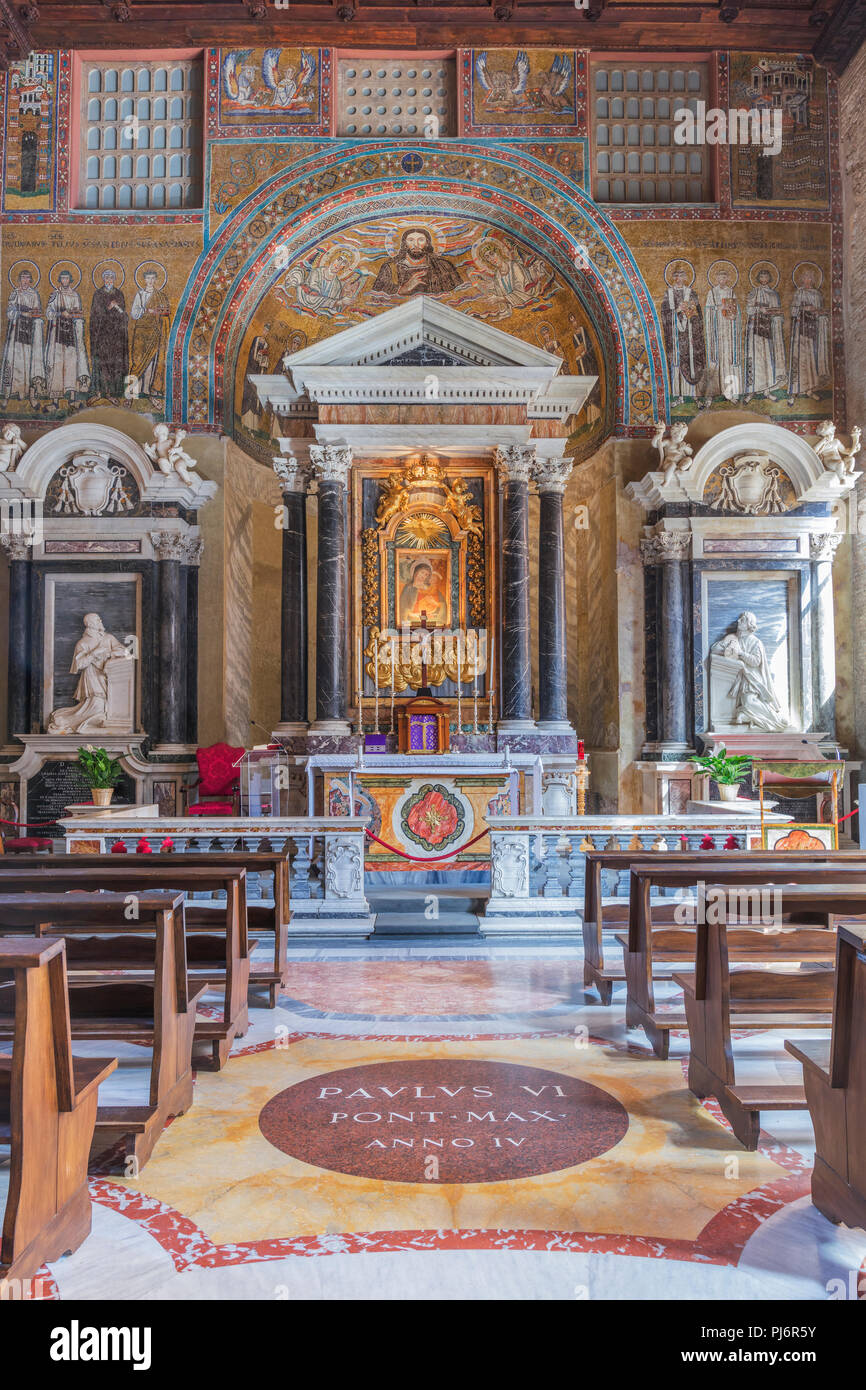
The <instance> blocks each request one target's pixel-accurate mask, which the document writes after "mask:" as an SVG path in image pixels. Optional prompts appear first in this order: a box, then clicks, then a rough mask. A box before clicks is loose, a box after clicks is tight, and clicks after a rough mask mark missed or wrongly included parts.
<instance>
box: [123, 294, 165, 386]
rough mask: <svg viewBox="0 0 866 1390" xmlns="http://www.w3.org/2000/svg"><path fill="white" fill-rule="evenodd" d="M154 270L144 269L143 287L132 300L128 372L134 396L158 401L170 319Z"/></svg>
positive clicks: (163, 383)
mask: <svg viewBox="0 0 866 1390" xmlns="http://www.w3.org/2000/svg"><path fill="white" fill-rule="evenodd" d="M158 278H159V276H158V272H157V271H156V270H145V272H144V274H143V276H142V279H143V280H144V285H143V288H141V289H139V291H138V293H137V294H136V296H135V298H134V299H133V301H132V319H133V329H132V351H131V353H130V362H129V370H130V373H131V374H132V376H134V377H135V379H136V383H137V394H138V395H140V396H150V397H151V398H152V399H155V400H158V401H162V399H163V397H164V396H165V349H166V344H167V342H168V329H169V323H170V320H171V305H170V304H169V301H168V296H167V295H166V294H165V293H164V292H163V291H162V290H161V289H160V290H158V289H157V288H156V282H157V280H158Z"/></svg>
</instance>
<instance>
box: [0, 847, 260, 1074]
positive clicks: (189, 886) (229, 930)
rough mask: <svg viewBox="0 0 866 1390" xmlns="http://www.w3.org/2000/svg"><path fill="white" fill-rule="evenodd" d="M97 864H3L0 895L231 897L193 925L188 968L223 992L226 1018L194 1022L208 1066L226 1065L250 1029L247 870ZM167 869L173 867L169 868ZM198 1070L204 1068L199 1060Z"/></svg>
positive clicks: (115, 860)
mask: <svg viewBox="0 0 866 1390" xmlns="http://www.w3.org/2000/svg"><path fill="white" fill-rule="evenodd" d="M96 857H97V856H95V855H88V856H87V858H86V861H85V860H84V856H81V859H79V858H78V856H71V855H70V856H63V858H64V861H65V862H63V863H60V862H59V861H51V862H50V864H44V865H43V867H42V868H40V869H36V868H35V867H30V868H23V869H22V868H19V867H18V865H17V864H16V863H14V862H13V863H10V864H9V865H8V867H7V865H6V864H5V863H0V893H27V892H31V893H38V892H43V893H44V892H51V891H55V892H61V893H63V892H67V891H69V890H70V889H78V890H82V889H84V890H87V889H93V888H101V889H104V890H105V891H107V892H118V893H142V892H145V893H146V892H147V891H148V890H157V889H169V890H176V891H178V892H196V891H201V892H209V893H215V892H225V893H226V906H225V909H224V910H221V915H220V916H219V917H217V918H213V917H208V920H207V921H205V922H199V923H196V922H195V921H192V922H190V921H187V923H186V935H187V966H188V971H189V975H190V977H191V979H192V980H193V981H204V980H207V981H208V982H209V983H211V984H212V985H213V984H215V985H219V984H222V985H223V986H224V989H223V1008H222V1018H219V1019H203V1018H199V1019H197V1020H196V1025H195V1044H196V1047H197V1048H199V1049H203V1050H204V1053H205V1056H206V1058H207V1063H206V1064H207V1065H209V1066H210V1067H212V1068H214V1069H215V1070H219V1069H220V1068H221V1067H222V1066H224V1065H225V1062H226V1061H227V1059H228V1055H229V1052H230V1051H231V1045H232V1042H233V1041H234V1039H235V1038H236V1037H242V1036H243V1035H244V1033H245V1032H246V1031H247V1028H248V1027H249V1011H248V1005H247V988H248V984H249V973H250V959H249V943H248V940H247V905H246V870H245V869H244V868H243V867H240V866H238V867H235V868H228V867H225V868H223V867H221V866H220V862H219V856H218V855H208V856H206V857H207V858H208V860H210V861H212V862H210V863H208V864H207V865H201V866H198V865H197V866H192V867H187V866H185V865H184V863H183V856H181V855H177V856H176V857H174V856H170V855H165V856H164V859H163V857H159V858H158V857H157V856H156V855H142V856H141V859H142V861H146V862H142V863H141V864H134V863H129V862H128V861H129V860H130V859H131V858H132V856H131V855H117V854H115V855H111V856H110V859H111V862H110V863H108V864H95V863H92V860H93V859H95V858H96ZM165 861H168V862H165ZM198 1065H200V1066H201V1065H205V1063H204V1062H202V1061H201V1060H199V1062H198Z"/></svg>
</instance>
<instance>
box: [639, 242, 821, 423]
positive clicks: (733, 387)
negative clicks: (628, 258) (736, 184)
mask: <svg viewBox="0 0 866 1390" xmlns="http://www.w3.org/2000/svg"><path fill="white" fill-rule="evenodd" d="M666 226H667V224H659V223H655V224H654V229H653V230H651V231H649V232H647V231H646V230H645V228H641V227H639V226H638V225H637V224H635V227H634V228H633V229H631V228H630V233H631V231H632V230H634V232H635V237H634V241H635V242H636V243H637V244H636V245H635V251H636V255H637V260H638V265H639V266H640V268H641V270H642V272H643V273H644V275H645V276H646V279H647V282H648V284H649V286H650V291H651V293H652V294H653V298H654V299H655V301H656V306H657V310H658V315H659V321H660V324H661V330H662V339H663V344H664V351H665V357H666V360H667V372H668V389H669V391H670V400H671V414H672V416H673V417H674V418H678V419H687V418H689V417H691V416H692V415H694V414H696V413H697V411H698V410H705V409H710V408H712V409H714V410H718V409H725V408H726V407H728V408H731V409H741V408H742V407H743V406H747V407H748V409H749V410H753V411H757V412H758V413H760V414H762V415H766V416H768V417H769V418H773V419H775V418H782V419H797V420H823V419H825V418H826V417H827V416H828V415H831V414H832V413H833V353H832V342H833V334H832V327H831V305H830V296H829V293H828V286H829V283H830V247H829V229H828V228H826V227H824V226H821V225H818V224H812V225H809V224H803V225H800V226H798V225H795V224H791V223H785V224H779V225H774V226H773V227H772V229H770V228H769V227H767V226H765V225H763V224H762V225H760V226H758V225H757V224H741V225H737V226H729V227H728V228H726V230H725V232H724V234H723V235H721V236H720V234H719V232H718V229H715V230H714V229H713V228H711V227H708V226H699V225H697V224H692V225H690V226H689V229H688V230H689V246H688V250H687V251H685V252H683V250H682V249H681V248H682V230H681V229H680V230H678V231H674V230H673V228H671V229H670V231H669V232H668V231H665V230H663V228H664V227H666ZM642 243H643V249H642ZM668 248H669V251H668ZM677 248H679V249H677ZM671 253H672V254H671Z"/></svg>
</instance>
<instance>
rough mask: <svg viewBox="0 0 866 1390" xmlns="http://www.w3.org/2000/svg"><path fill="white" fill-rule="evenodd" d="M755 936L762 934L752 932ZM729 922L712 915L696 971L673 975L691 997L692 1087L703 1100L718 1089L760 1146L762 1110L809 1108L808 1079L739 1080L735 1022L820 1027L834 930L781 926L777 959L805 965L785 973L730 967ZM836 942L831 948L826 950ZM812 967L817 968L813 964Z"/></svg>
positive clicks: (729, 1116)
mask: <svg viewBox="0 0 866 1390" xmlns="http://www.w3.org/2000/svg"><path fill="white" fill-rule="evenodd" d="M749 935H751V937H752V938H753V939H754V937H755V935H756V933H755V932H754V931H751V932H750V933H749ZM728 936H729V932H728V928H727V927H726V926H724V925H723V924H721V923H717V922H707V923H703V924H701V925H700V926H698V928H697V954H696V960H695V972H694V974H693V975H692V974H688V975H674V977H673V978H674V979H675V980H676V982H677V984H678V985H680V986H681V988H682V990H683V994H684V997H685V1006H686V1019H687V1021H688V1028H689V1089H690V1090H691V1091H693V1092H694V1094H695V1095H696V1096H699V1097H700V1098H701V1099H704V1098H705V1097H707V1096H714V1097H715V1099H716V1100H717V1101H718V1104H719V1108H720V1109H721V1111H722V1114H723V1115H724V1116H725V1119H726V1120H727V1121H728V1123H729V1124H730V1126H731V1129H732V1130H733V1131H734V1134H735V1135H736V1137H737V1138H738V1139H739V1141H740V1143H741V1144H743V1145H744V1147H745V1148H747V1149H756V1148H757V1147H758V1138H759V1135H760V1132H761V1111H762V1110H803V1109H805V1107H806V1095H805V1092H804V1090H803V1088H802V1086H786V1085H779V1084H775V1083H773V1084H767V1085H750V1086H742V1085H738V1084H737V1079H736V1073H735V1065H734V1053H733V1045H732V1040H731V1022H732V1018H733V1020H734V1026H735V1027H740V1028H749V1029H770V1028H783V1029H784V1028H820V1027H823V1026H826V1025H827V1023H828V1022H829V1018H830V1009H831V1008H832V1005H833V982H834V972H833V971H832V970H831V969H826V968H822V966H823V967H826V965H827V964H828V963H829V962H831V961H832V959H833V954H832V950H833V948H835V941H834V939H833V935H832V934H831V933H829V932H827V931H820V930H819V931H814V930H810V929H809V928H798V927H795V928H792V929H790V930H787V931H785V930H783V931H781V932H779V934H778V936H776V937H769V938H766V939H767V940H776V941H777V942H778V943H779V944H778V946H777V948H776V952H775V953H776V954H777V957H778V959H779V960H784V961H786V962H790V961H793V960H796V961H799V962H801V963H803V964H805V966H806V968H805V969H803V968H801V969H800V970H798V971H797V972H796V973H782V972H779V971H774V970H772V969H770V968H763V969H761V968H759V967H757V966H755V965H752V964H749V965H747V966H745V967H743V968H742V969H736V970H733V971H732V970H731V969H730V966H729V959H728V948H729V940H728ZM828 948H830V949H828ZM810 967H811V968H810Z"/></svg>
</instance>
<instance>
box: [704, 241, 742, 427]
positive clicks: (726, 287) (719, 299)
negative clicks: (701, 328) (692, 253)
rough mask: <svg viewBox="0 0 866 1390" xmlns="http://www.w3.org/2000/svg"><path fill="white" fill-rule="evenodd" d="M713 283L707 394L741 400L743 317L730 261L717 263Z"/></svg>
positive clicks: (707, 308)
mask: <svg viewBox="0 0 866 1390" xmlns="http://www.w3.org/2000/svg"><path fill="white" fill-rule="evenodd" d="M707 279H708V281H709V284H710V288H709V291H708V292H707V302H706V304H705V306H704V324H705V328H706V345H707V365H708V371H707V386H706V391H707V395H708V396H710V397H713V396H724V397H725V398H726V399H727V400H729V401H735V400H738V399H739V396H740V393H741V391H742V373H741V366H740V340H741V325H742V315H741V313H740V306H739V304H738V303H737V298H736V293H735V286H736V283H737V272H736V269H735V267H734V266H733V265H731V263H730V261H717V262H716V263H715V265H711V266H710V268H709V270H708V271H707Z"/></svg>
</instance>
